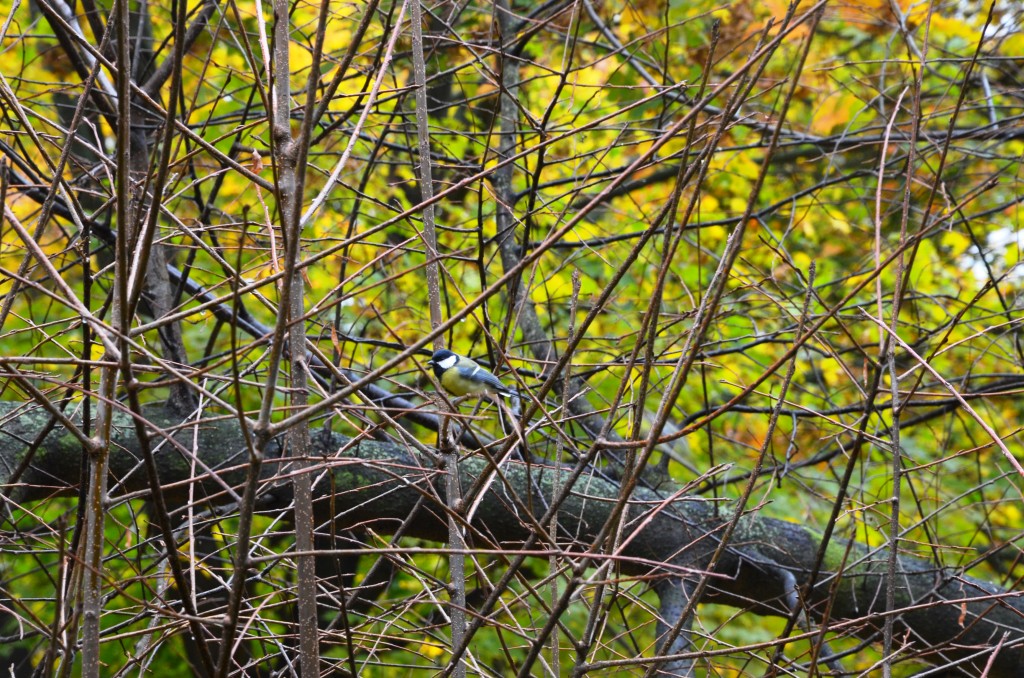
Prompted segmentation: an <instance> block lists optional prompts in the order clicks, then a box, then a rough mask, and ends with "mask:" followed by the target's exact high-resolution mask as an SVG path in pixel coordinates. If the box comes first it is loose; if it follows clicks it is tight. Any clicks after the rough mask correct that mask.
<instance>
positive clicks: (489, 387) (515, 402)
mask: <svg viewBox="0 0 1024 678" xmlns="http://www.w3.org/2000/svg"><path fill="white" fill-rule="evenodd" d="M427 364H428V365H430V366H431V367H433V368H434V376H436V377H437V380H438V381H440V382H441V386H443V387H444V389H445V390H446V391H448V392H449V393H451V394H452V395H455V396H465V395H475V396H482V395H486V396H490V397H492V398H493V397H495V396H499V395H501V396H505V397H507V398H509V399H510V401H511V406H512V412H513V413H516V414H518V412H519V396H518V394H516V392H515V391H513V390H512V389H510V388H509V387H508V386H505V384H503V383H501V380H500V379H498V378H497V377H496V376H494V375H493V374H491V373H490V372H488V371H487V370H485V369H484V368H482V367H480V365H478V364H477V363H476V361H474V360H470V359H469V358H466V357H465V356H461V355H459V354H458V353H452V352H451V351H449V350H447V349H441V350H439V351H434V355H432V356H430V360H428V361H427Z"/></svg>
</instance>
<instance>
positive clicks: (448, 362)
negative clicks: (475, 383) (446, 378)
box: [438, 355, 459, 370]
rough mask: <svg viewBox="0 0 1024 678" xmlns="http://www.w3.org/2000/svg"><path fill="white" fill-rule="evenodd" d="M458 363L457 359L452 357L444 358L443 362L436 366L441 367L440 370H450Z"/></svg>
mask: <svg viewBox="0 0 1024 678" xmlns="http://www.w3.org/2000/svg"><path fill="white" fill-rule="evenodd" d="M458 361H459V359H458V358H457V357H455V356H453V355H452V356H448V357H447V358H445V359H444V360H442V361H441V362H439V363H438V365H440V366H441V369H442V370H448V369H451V368H452V367H454V366H455V363H457V362H458Z"/></svg>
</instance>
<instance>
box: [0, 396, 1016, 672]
mask: <svg viewBox="0 0 1024 678" xmlns="http://www.w3.org/2000/svg"><path fill="white" fill-rule="evenodd" d="M146 417H147V426H148V427H149V429H150V430H151V431H152V432H153V433H152V436H153V437H152V441H151V443H152V445H153V447H154V449H157V450H158V452H157V459H158V465H159V469H160V478H161V484H162V486H163V488H164V495H165V498H166V500H167V502H168V505H169V506H170V507H172V510H174V507H180V506H181V505H182V504H183V503H184V502H185V501H187V498H188V496H189V488H190V486H192V489H193V491H194V497H207V498H210V499H212V500H213V501H217V500H218V498H219V501H220V503H228V502H229V501H230V496H231V494H232V493H230V492H227V491H226V486H230V487H235V488H237V487H240V485H241V483H242V482H243V476H244V473H245V469H244V461H245V459H246V454H247V452H246V449H247V448H246V446H245V442H244V440H243V438H242V435H241V432H240V431H239V430H238V426H237V422H236V421H235V420H234V419H231V418H219V419H209V420H204V421H202V422H200V423H198V424H196V423H194V422H193V423H186V424H184V425H179V424H178V422H177V421H176V420H175V418H174V417H173V415H172V414H171V412H170V411H169V410H167V409H166V408H164V407H162V406H154V407H151V408H149V409H147V410H146ZM49 419H50V415H49V414H48V413H47V412H45V411H44V410H43V409H42V408H40V407H37V406H34V405H31V404H25V403H14V402H7V401H4V402H0V486H2V487H3V488H4V490H3V495H4V496H6V497H7V498H8V501H10V502H12V503H15V504H20V503H23V502H26V501H30V500H39V499H44V498H48V497H52V496H54V495H59V494H71V493H72V492H73V489H74V488H75V486H76V485H77V484H78V483H79V481H80V478H79V469H80V464H79V459H80V455H81V454H82V450H81V445H80V443H79V442H78V440H77V439H76V438H75V437H73V436H72V435H71V434H69V433H68V432H67V431H65V430H64V429H62V428H61V427H60V426H56V427H53V428H52V430H50V432H49V434H47V435H45V437H44V438H42V440H41V441H40V442H39V444H38V445H34V444H33V441H39V440H40V435H41V434H42V433H44V432H45V431H46V430H47V427H48V425H49ZM196 433H198V443H197V444H196V445H195V447H193V435H194V434H196ZM179 439H180V442H179ZM314 444H315V446H316V449H314V450H313V451H312V454H314V455H323V457H322V458H323V459H324V462H325V464H324V465H325V466H326V467H329V468H330V469H331V472H332V474H333V478H331V479H326V478H325V479H322V480H320V481H319V482H318V484H317V485H316V487H315V489H314V496H315V497H316V499H317V500H318V510H319V513H320V516H321V522H320V524H321V526H323V524H324V523H323V521H324V520H331V519H333V521H334V522H335V523H336V525H335V526H336V527H337V528H339V529H340V528H347V527H351V526H355V525H372V526H373V528H374V530H375V531H377V532H379V533H388V532H390V531H392V530H394V529H397V528H398V527H399V526H400V525H402V524H403V523H405V522H406V521H408V520H409V517H410V516H413V518H412V520H411V522H410V523H409V524H408V525H407V526H406V529H407V531H406V534H407V535H408V536H413V537H419V538H424V539H435V540H438V541H443V540H444V539H445V538H446V535H447V524H446V520H447V517H446V514H445V511H446V510H447V509H446V508H445V506H446V499H445V496H444V487H445V483H444V477H443V471H442V470H440V469H437V468H435V467H434V466H433V463H432V462H431V461H429V460H427V459H425V458H423V457H421V456H418V455H414V454H412V453H410V452H409V451H408V450H406V449H405V448H402V447H400V446H398V445H394V444H389V443H381V442H375V441H365V440H364V441H353V440H351V439H348V438H345V437H343V436H340V435H337V434H331V435H324V436H315V440H314ZM137 448H138V443H137V440H136V438H135V428H134V426H133V425H132V422H131V421H130V419H129V415H128V414H127V413H123V412H122V413H120V414H119V415H118V417H117V419H116V422H115V435H114V441H113V445H112V448H111V455H110V468H111V473H112V475H113V476H114V477H113V478H112V479H111V480H112V483H111V487H115V488H117V493H118V494H120V495H125V494H127V493H146V492H147V491H148V487H147V484H146V479H145V474H142V473H140V472H138V470H137V459H138V458H139V457H138V455H139V451H138V449H137ZM191 449H196V450H197V454H198V456H199V457H200V461H201V463H200V464H199V465H198V466H199V467H200V468H207V469H212V470H213V471H212V472H208V473H206V474H203V475H198V476H196V477H190V475H189V474H190V468H192V467H193V465H192V463H191V460H190V459H189V458H188V454H189V453H188V450H191ZM276 449H277V448H272V449H271V450H270V451H269V452H270V453H272V454H273V453H275V450H276ZM268 461H272V460H268ZM264 468H265V469H266V471H265V474H264V478H263V485H262V487H263V493H264V494H265V495H267V494H271V495H272V494H273V493H274V492H275V491H277V488H278V485H277V484H276V480H275V478H274V476H273V474H274V473H277V472H278V471H279V470H280V466H279V465H278V464H275V463H265V464H264ZM321 470H322V469H318V475H319V471H321ZM492 470H493V469H492V468H491V467H490V466H489V464H488V462H487V460H486V459H485V458H483V457H482V456H480V455H473V456H469V457H467V458H466V459H465V460H464V461H462V462H461V464H460V473H461V476H462V477H461V482H462V487H463V490H464V492H465V494H466V498H465V506H466V507H467V510H469V507H471V506H474V504H475V505H476V506H475V509H474V510H473V514H472V517H471V529H472V531H473V534H474V542H475V545H476V547H478V548H493V549H494V550H495V551H496V552H497V551H498V550H500V549H503V548H508V549H515V548H517V547H519V546H520V545H522V544H523V543H524V542H526V541H527V539H529V538H530V537H531V535H532V534H533V533H534V529H535V526H536V519H537V518H538V517H539V516H540V515H542V514H543V513H544V512H545V511H546V509H547V506H548V504H547V501H548V498H550V497H551V496H552V484H553V483H554V482H556V480H555V477H556V473H555V470H556V469H554V468H553V467H551V466H543V465H538V464H533V465H526V464H521V463H518V462H512V461H508V462H505V463H503V464H502V467H501V473H500V474H496V475H493V476H492ZM569 473H570V471H569V469H567V468H563V469H561V471H560V474H561V478H562V480H560V481H558V482H564V481H565V478H567V477H569ZM16 475H17V476H18V477H15V476H16ZM214 475H216V477H214ZM490 477H493V482H489V483H484V490H483V493H484V494H483V497H482V498H480V499H479V500H478V501H477V500H475V499H474V497H473V494H472V493H473V491H474V488H478V487H479V485H478V484H479V483H480V482H481V479H486V478H490ZM285 487H286V485H285V484H283V483H282V485H281V486H280V488H281V489H280V491H281V492H282V493H284V492H286V490H285ZM332 488H333V497H330V499H331V501H330V502H328V501H327V499H328V494H329V493H330V492H332ZM619 492H620V487H619V486H618V485H617V484H616V483H614V482H612V481H609V480H607V479H605V478H602V477H599V476H597V475H594V474H592V473H589V472H585V473H583V474H582V475H580V476H579V477H578V478H577V480H576V482H575V484H574V486H573V491H572V492H571V493H570V495H569V496H568V498H567V499H566V501H565V502H564V503H563V504H562V506H561V507H560V510H559V524H560V526H561V527H560V529H559V532H558V536H557V539H556V541H557V543H556V544H545V545H544V546H545V547H547V548H557V549H559V550H561V551H563V552H565V553H566V554H567V555H568V554H574V555H576V556H580V555H582V554H583V553H584V552H585V551H586V550H588V549H589V548H590V547H591V542H592V541H593V540H594V539H595V538H596V537H597V535H598V532H599V531H600V530H601V527H602V526H603V525H604V523H605V521H606V520H607V519H608V517H609V516H610V515H611V513H612V511H613V510H614V507H615V505H616V502H617V501H619V499H618V496H619ZM282 496H284V495H283V494H282ZM424 497H425V498H426V500H427V501H426V502H425V505H426V507H427V510H419V511H416V510H414V508H415V507H416V506H417V504H418V503H420V500H421V498H424ZM115 498H116V497H115ZM328 506H333V510H334V515H333V517H332V516H328V515H325V514H324V512H325V511H326V510H327V508H328ZM730 518H731V516H730V514H729V512H728V511H726V510H724V509H722V508H721V507H718V508H717V509H716V508H715V507H714V506H713V505H712V504H711V503H709V502H706V501H702V500H699V499H694V498H692V497H687V496H685V495H678V496H674V495H673V496H671V497H670V495H664V494H657V493H654V492H652V491H648V490H639V491H637V492H636V493H635V494H634V495H633V496H632V497H631V498H630V501H629V506H628V509H627V511H626V512H625V518H624V520H625V522H624V525H625V526H626V528H627V529H626V535H627V537H626V539H625V540H624V542H623V543H626V544H627V545H626V546H625V547H624V548H623V549H622V551H621V553H616V554H613V555H614V557H615V559H616V560H617V562H618V564H619V567H620V571H621V572H623V573H625V574H633V575H645V576H649V575H652V574H653V575H661V576H665V577H678V576H689V577H691V578H692V577H695V576H699V575H698V574H697V573H698V572H699V571H700V568H701V565H702V563H705V562H706V560H707V558H708V556H709V554H710V552H711V551H712V550H713V549H714V548H715V546H716V545H717V537H716V535H717V534H718V533H719V532H720V530H721V529H722V527H723V526H724V525H725V523H726V521H728V520H730ZM735 535H736V536H735V538H734V539H733V542H732V544H731V548H730V550H729V554H728V556H727V557H726V558H725V559H724V560H723V561H722V563H721V565H720V567H719V570H718V571H717V572H715V573H713V574H711V575H710V576H711V577H712V580H711V586H710V587H709V593H708V594H707V596H706V597H705V602H721V603H725V604H729V605H733V606H737V607H741V608H746V609H748V610H749V611H751V612H754V613H757V614H769V615H783V614H787V610H786V608H785V605H784V604H783V602H782V601H784V600H786V599H787V596H791V591H790V587H791V586H792V582H794V581H795V582H796V585H797V586H800V585H801V584H802V583H803V582H804V581H805V580H806V576H807V573H808V571H809V570H810V569H811V566H812V560H813V558H814V554H815V552H816V550H817V544H818V540H819V537H818V535H817V534H816V533H815V532H813V531H812V530H810V529H808V528H806V527H804V526H803V525H799V524H795V523H790V522H787V521H783V520H777V519H772V518H766V517H764V516H761V515H757V514H749V515H746V516H744V517H743V518H742V519H741V520H740V524H739V526H738V529H737V530H736V533H735ZM604 557H607V554H606V555H605V556H602V559H603V558H604ZM886 561H887V551H885V550H884V549H877V550H869V549H868V548H867V547H865V546H862V545H859V544H848V543H844V542H840V541H837V542H836V543H834V544H833V545H832V547H831V550H830V552H829V554H828V556H827V562H826V566H827V570H828V574H827V575H825V576H823V577H821V581H820V582H819V584H818V586H817V587H816V589H815V590H814V591H813V593H812V595H811V599H810V600H808V601H806V604H807V606H808V609H809V612H810V615H811V617H812V618H815V619H819V618H820V615H821V614H822V613H823V610H824V609H825V607H826V604H827V601H828V598H829V596H832V598H833V600H832V603H831V610H830V612H829V614H830V624H833V625H838V626H841V627H842V626H846V627H852V628H851V629H850V630H851V631H852V632H854V633H856V634H857V635H860V636H871V635H872V634H873V633H874V631H875V630H876V629H877V628H878V627H879V626H880V624H881V622H882V619H883V615H884V614H885V612H884V602H883V601H884V600H885V595H884V590H885V586H886ZM899 563H900V569H901V571H900V573H899V582H898V584H897V591H898V597H897V602H898V606H897V608H898V609H897V610H896V611H895V612H893V613H892V614H896V615H898V622H899V624H900V625H902V626H903V629H904V631H906V632H907V633H908V635H907V638H908V642H909V643H910V644H911V646H912V647H913V648H914V649H916V650H918V651H920V652H921V653H922V654H923V655H925V656H926V657H927V658H928V659H930V660H931V661H944V662H948V661H953V660H966V661H967V662H968V663H967V664H966V666H971V667H974V668H973V669H969V670H977V671H980V670H981V667H983V666H984V665H985V663H986V662H987V661H989V660H991V661H992V665H991V667H990V673H989V675H991V676H1017V675H1019V666H1021V665H1022V663H1024V650H1022V647H1021V646H1022V643H1024V603H1022V601H1021V598H1020V596H1019V595H1018V594H1017V593H1015V592H1012V591H1006V590H1003V589H1001V588H999V587H997V586H995V585H993V584H990V583H987V582H984V581H982V580H979V579H976V578H972V577H967V576H965V575H963V574H962V573H959V572H955V571H952V570H947V569H944V568H938V567H935V566H933V565H932V564H930V563H928V562H925V561H923V560H918V559H915V558H909V557H901V558H900V560H899ZM683 565H685V566H686V568H690V569H684V568H683ZM837 578H838V581H837ZM844 622H852V623H849V624H847V623H844ZM997 647H998V648H999V649H998V651H997V650H996V648H997ZM993 653H996V656H995V657H994V658H993V657H991V655H992V654H993Z"/></svg>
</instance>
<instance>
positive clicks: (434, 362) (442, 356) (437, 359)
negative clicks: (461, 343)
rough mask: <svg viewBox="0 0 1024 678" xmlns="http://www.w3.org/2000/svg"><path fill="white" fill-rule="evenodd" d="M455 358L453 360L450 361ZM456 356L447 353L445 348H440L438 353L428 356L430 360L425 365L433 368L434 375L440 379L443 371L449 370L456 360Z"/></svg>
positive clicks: (449, 352)
mask: <svg viewBox="0 0 1024 678" xmlns="http://www.w3.org/2000/svg"><path fill="white" fill-rule="evenodd" d="M452 358H455V360H452ZM458 358H459V357H458V356H457V355H455V354H454V353H452V352H451V351H449V350H448V349H446V348H442V349H440V350H438V351H434V355H432V356H430V360H428V361H427V364H428V365H430V366H431V367H433V368H434V375H435V376H436V377H437V378H438V379H440V378H441V375H442V374H443V373H444V371H445V370H447V369H448V368H450V367H451V366H452V365H454V364H455V362H456V361H457V360H458Z"/></svg>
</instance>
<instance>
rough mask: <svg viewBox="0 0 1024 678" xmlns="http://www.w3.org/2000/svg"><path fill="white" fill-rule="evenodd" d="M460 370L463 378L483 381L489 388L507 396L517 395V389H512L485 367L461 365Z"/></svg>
mask: <svg viewBox="0 0 1024 678" xmlns="http://www.w3.org/2000/svg"><path fill="white" fill-rule="evenodd" d="M458 370H459V374H460V375H461V376H462V377H463V378H465V379H475V380H477V381H481V382H483V383H484V384H486V385H487V386H488V388H490V389H492V390H493V391H494V392H495V393H500V394H501V395H506V396H511V395H515V391H513V390H512V389H510V388H509V387H508V386H505V384H503V383H501V379H498V378H497V377H496V376H494V375H493V374H491V373H490V372H488V371H487V370H485V369H484V368H482V367H480V366H479V365H478V366H476V367H459V368H458Z"/></svg>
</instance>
